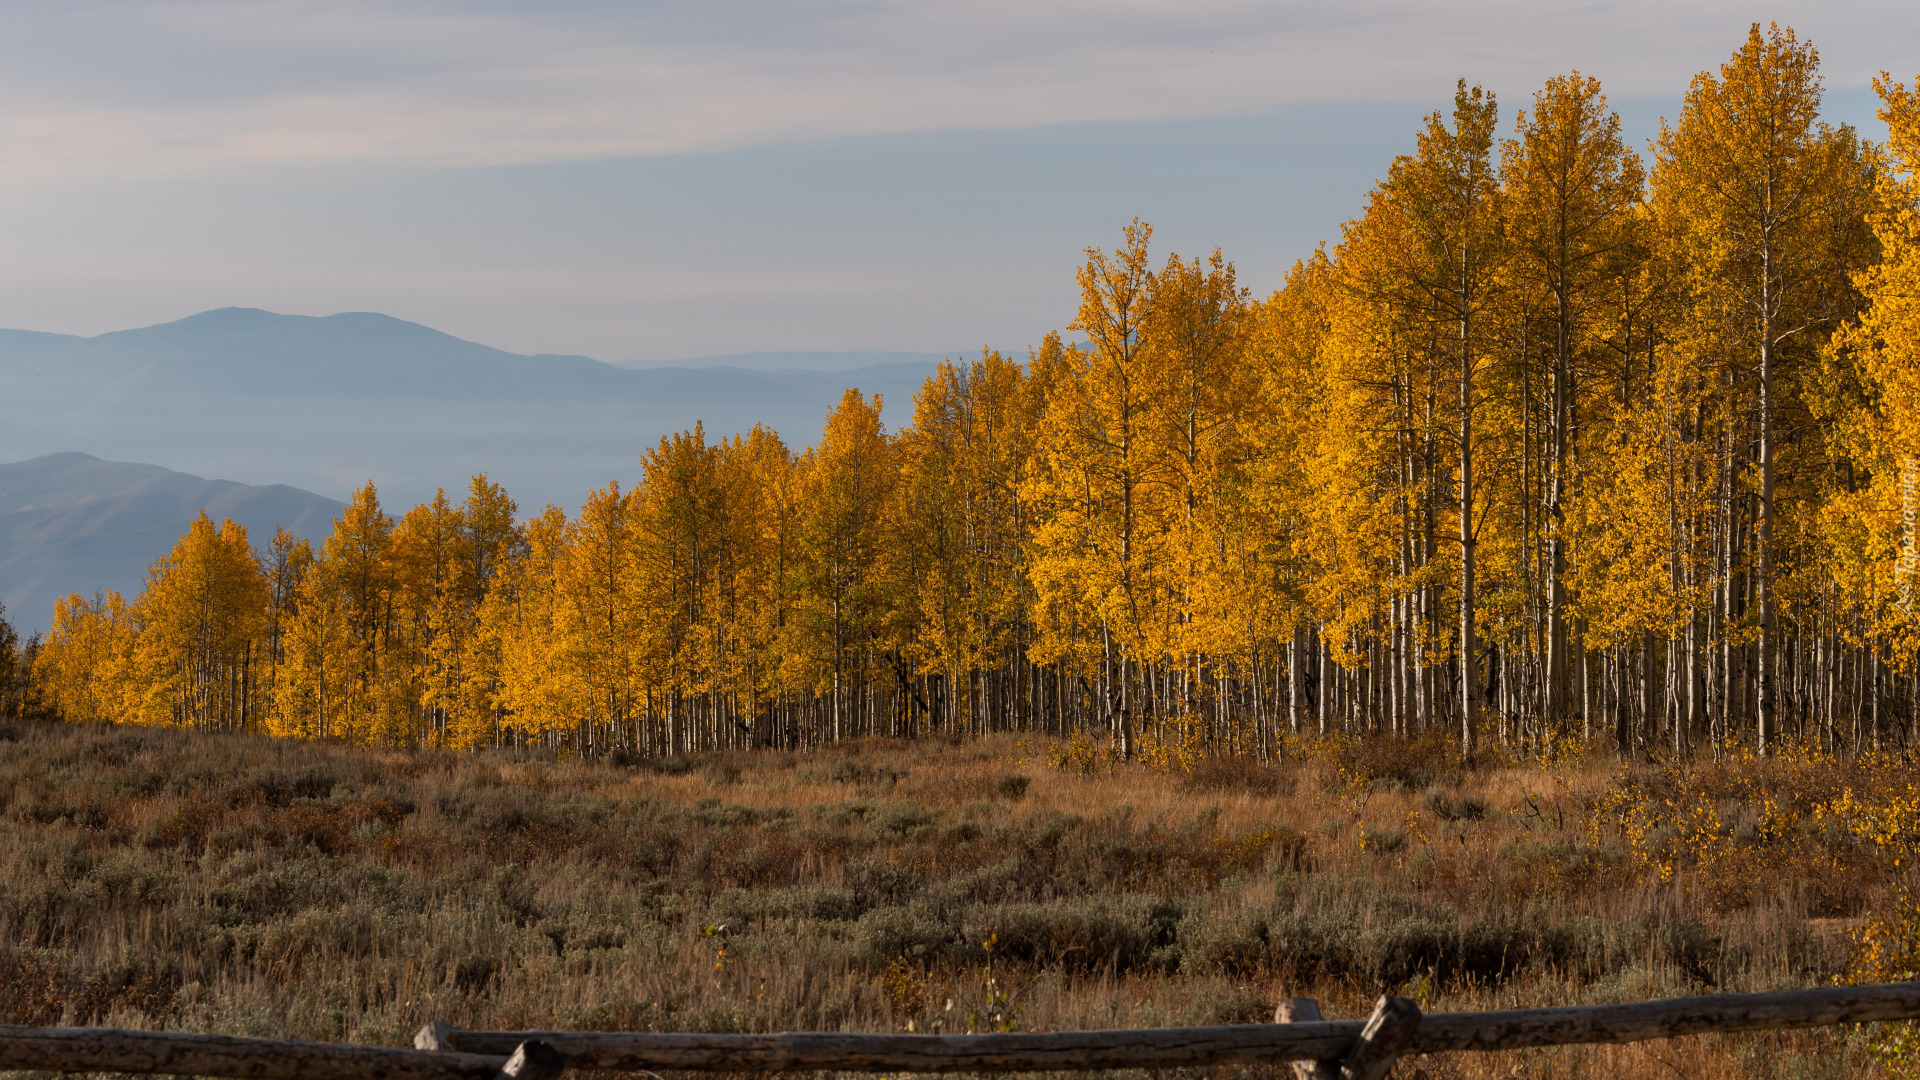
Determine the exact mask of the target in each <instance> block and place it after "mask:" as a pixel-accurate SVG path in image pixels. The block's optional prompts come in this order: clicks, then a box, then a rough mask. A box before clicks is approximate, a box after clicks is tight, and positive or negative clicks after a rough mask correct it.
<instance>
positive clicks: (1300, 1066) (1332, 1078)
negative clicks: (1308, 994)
mask: <svg viewBox="0 0 1920 1080" xmlns="http://www.w3.org/2000/svg"><path fill="white" fill-rule="evenodd" d="M1324 1019H1326V1018H1325V1017H1323V1016H1321V1015H1320V1003H1319V1002H1317V1001H1315V1000H1313V999H1312V998H1303V997H1297V998H1288V999H1287V1000H1285V1001H1282V1002H1281V1003H1280V1004H1279V1006H1278V1007H1276V1008H1275V1009H1274V1010H1273V1022H1274V1023H1276V1024H1315V1023H1319V1022H1320V1021H1321V1020H1324ZM1293 1080H1340V1063H1339V1062H1338V1061H1296V1062H1294V1063H1293Z"/></svg>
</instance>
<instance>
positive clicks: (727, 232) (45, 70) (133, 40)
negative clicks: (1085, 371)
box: [0, 0, 1920, 360]
mask: <svg viewBox="0 0 1920 1080" xmlns="http://www.w3.org/2000/svg"><path fill="white" fill-rule="evenodd" d="M1768 19H1778V20H1779V21H1781V22H1782V23H1786V24H1790V25H1792V26H1794V27H1795V28H1796V29H1797V30H1798V31H1799V33H1800V34H1801V36H1802V37H1803V38H1807V39H1810V40H1811V41H1812V42H1813V43H1814V44H1815V45H1816V46H1817V47H1818V48H1819V49H1820V51H1821V55H1822V58H1823V70H1824V73H1825V75H1826V78H1827V84H1828V87H1829V99H1828V100H1829V114H1830V115H1831V116H1833V117H1835V118H1837V119H1844V120H1848V121H1850V122H1854V123H1856V124H1859V125H1860V126H1861V127H1862V130H1863V131H1864V132H1865V133H1866V134H1867V135H1868V137H1878V136H1879V134H1880V129H1879V125H1878V124H1877V122H1875V121H1874V120H1873V118H1872V115H1873V98H1872V95H1871V93H1870V92H1868V91H1867V90H1866V87H1867V84H1868V82H1869V80H1870V79H1871V77H1872V75H1873V73H1874V72H1876V71H1878V70H1880V69H1882V68H1890V69H1892V70H1893V71H1894V74H1895V75H1896V76H1899V77H1902V78H1911V77H1912V76H1913V74H1914V69H1915V68H1916V67H1920V19H1915V18H1914V17H1913V9H1912V6H1911V0H1907V2H1903V3H1893V2H1887V3H1879V2H1871V3H1832V2H1829V3H1822V4H1812V3H1761V4H1731V3H1718V2H1695V0H1683V2H1679V3H1675V2H1673V0H1664V2H1648V0H1615V2H1610V3H1581V4H1573V3H1553V2H1541V0H1529V2H1524V3H1522V2H1479V3H1454V4H1436V3H1431V2H1421V0H1409V2H1402V3H1345V4H1340V3H1329V2H1326V0H1315V2H1312V3H1306V2H1295V0H1282V2H1266V3H1236V2H1208V0H1179V2H1166V3H1149V2H1131V3H1129V2H1125V0H1108V2H1104V3H1092V2H1077V0H1076V2H1058V3H1047V2H1043V0H1019V2H1017V3H1016V2H1002V0H952V2H947V0H939V2H927V3H880V2H873V3H854V2H847V3H806V2H798V0H761V2H741V3H727V2H713V0H708V2H698V3H696V2H684V3H620V2H612V0H609V2H604V3H594V2H564V0H561V2H556V0H545V2H542V3H538V4H535V3H517V2H500V0H496V2H485V0H461V2H446V3H431V2H411V3H410V2H404V0H388V2H384V3H379V4H353V3H342V2H313V3H302V2H259V0H256V2H248V3H160V2H155V0H141V2H118V3H116V2H90V0H57V2H51V0H49V2H24V0H23V2H15V3H11V4H7V5H5V6H4V7H0V95H3V96H4V100H5V101H6V108H5V109H0V140H4V144H5V145H4V148H3V151H0V235H4V236H5V238H6V241H5V243H4V244H0V326H9V327H19V328H26V329H37V330H56V331H62V332H67V333H83V334H93V333H99V332H102V331H106V330H114V329H121V328H125V327H130V326H137V325H143V324H147V323H154V322H161V321H166V320H170V319H174V318H178V317H181V316H184V315H188V314H191V313H193V312H197V311H201V310H204V309H207V308H212V307H221V306H227V305H242V306H251V307H263V308H268V309H271V310H275V311H282V312H290V313H298V314H329V313H332V312H336V311H344V310H372V311H382V312H386V313H388V314H391V315H396V316H399V317H401V318H406V319H412V320H415V321H418V322H424V323H427V324H429V325H432V326H435V327H437V328H440V329H443V330H447V331H449V332H451V333H455V334H458V335H460V336H462V337H467V338H472V339H474V340H478V341H482V342H485V343H487V344H491V345H497V346H499V347H502V348H508V349H514V350H517V351H523V352H580V353H586V354H588V355H592V356H596V357H600V358H602V359H609V360H619V359H665V358H671V357H683V356H695V355H703V354H712V353H732V352H744V351H748V350H759V349H771V350H807V349H852V348H880V349H900V350H913V351H920V350H931V351H942V350H949V349H969V348H977V347H978V346H979V345H981V344H983V343H991V344H994V345H996V346H1000V347H1002V348H1007V349H1023V348H1024V347H1025V346H1027V345H1029V344H1031V343H1033V342H1034V341H1036V340H1037V339H1038V337H1039V336H1040V335H1041V334H1042V333H1044V332H1045V331H1046V330H1047V329H1049V328H1053V327H1057V326H1060V325H1061V324H1063V323H1065V322H1066V321H1068V319H1069V318H1070V317H1071V315H1072V311H1073V305H1074V285H1073V269H1074V267H1075V265H1076V264H1077V263H1078V261H1079V259H1080V250H1081V249H1082V248H1084V247H1086V246H1088V245H1091V244H1098V245H1102V246H1111V244H1112V243H1114V242H1115V240H1117V238H1118V236H1119V231H1120V227H1121V226H1122V225H1124V224H1125V223H1126V222H1127V221H1128V220H1129V219H1130V218H1132V217H1134V216H1135V215H1138V216H1140V217H1143V218H1145V219H1147V220H1149V221H1151V222H1152V223H1153V224H1154V225H1155V226H1156V227H1157V228H1158V230H1159V231H1158V233H1157V234H1156V247H1157V248H1159V250H1160V251H1162V252H1163V253H1164V252H1166V251H1169V250H1178V251H1180V252H1183V253H1188V254H1196V253H1202V252H1205V251H1207V250H1211V249H1212V248H1214V247H1216V246H1218V247H1222V248H1224V249H1225V251H1226V254H1227V256H1228V257H1229V258H1231V259H1233V260H1234V261H1235V262H1236V263H1237V264H1238V266H1239V268H1240V272H1241V280H1242V282H1243V283H1244V284H1247V285H1249V286H1251V287H1253V288H1254V289H1255V290H1256V291H1257V292H1264V291H1266V290H1268V289H1271V288H1273V287H1274V286H1276V285H1277V284H1278V283H1279V281H1280V277H1281V275H1282V274H1283V273H1284V272H1285V269H1286V267H1287V266H1288V265H1289V264H1291V262H1292V261H1293V260H1294V259H1295V258H1297V257H1300V256H1302V255H1304V254H1306V253H1308V252H1309V251H1311V249H1312V246H1313V244H1314V242H1315V241H1317V240H1320V239H1331V238H1333V237H1335V236H1336V235H1337V229H1338V225H1339V222H1340V221H1341V220H1343V219H1344V218H1346V217H1348V216H1350V215H1351V214H1352V213H1353V212H1354V211H1355V210H1357V208H1358V207H1359V205H1360V200H1361V197H1362V195H1363V194H1364V192H1365V189H1366V187H1367V185H1368V184H1369V183H1370V182H1371V181H1372V180H1373V178H1375V177H1376V176H1378V175H1379V174H1380V173H1381V172H1382V171H1383V169H1384V166H1385V163H1386V161H1387V160H1388V158H1390V157H1391V155H1393V154H1394V153H1398V152H1402V151H1404V150H1407V149H1409V148H1410V147H1411V143H1412V133H1413V130H1414V128H1415V126H1416V124H1417V123H1418V120H1419V117H1420V116H1421V115H1422V114H1423V113H1426V112H1428V111H1431V110H1432V109H1434V108H1438V107H1442V106H1444V105H1447V104H1448V103H1450V101H1451V93H1452V87H1453V84H1454V80H1455V79H1456V78H1459V77H1462V76H1464V77H1466V78H1467V79H1469V80H1470V81H1474V82H1480V83H1484V84H1485V85H1487V86H1489V87H1490V88H1492V89H1494V90H1496V91H1497V92H1498V93H1499V94H1500V97H1501V102H1502V105H1503V111H1504V112H1505V113H1506V114H1507V117H1508V118H1509V119H1503V126H1504V125H1506V124H1508V123H1510V117H1511V113H1512V110H1513V109H1514V108H1515V107H1518V106H1523V105H1525V104H1526V103H1527V101H1528V99H1529V98H1530V97H1531V94H1532V93H1533V91H1534V90H1535V89H1537V88H1538V86H1539V84H1540V83H1541V82H1542V81H1543V80H1544V79H1545V78H1547V77H1548V76H1550V75H1552V74H1556V73H1559V72H1563V71H1565V70H1567V69H1569V68H1578V69H1580V70H1582V71H1584V72H1587V73H1590V74H1593V75H1597V76H1599V77H1600V78H1601V79H1602V80H1603V82H1604V83H1605V85H1606V86H1607V89H1608V91H1609V94H1610V97H1611V98H1612V99H1613V101H1614V103H1615V104H1616V106H1617V107H1619V108H1620V110H1621V112H1622V115H1623V116H1624V117H1625V118H1626V120H1627V122H1628V125H1629V129H1630V131H1631V132H1632V134H1634V135H1635V137H1636V139H1637V140H1638V141H1641V142H1644V140H1645V139H1646V138H1647V137H1648V136H1650V135H1651V134H1652V133H1653V131H1654V130H1655V128H1656V126H1657V122H1658V117H1659V116H1661V115H1663V114H1664V115H1668V116H1673V115H1676V114H1677V112H1678V104H1679V100H1680V96H1681V94H1682V93H1683V92H1684V90H1685V88H1686V84H1687V81H1688V79H1689V78H1690V77H1691V76H1692V75H1693V74H1694V73H1696V72H1698V71H1700V70H1701V69H1702V68H1705V67H1708V66H1710V65H1717V64H1719V63H1720V62H1722V61H1723V60H1724V59H1725V58H1726V57H1727V55H1728V54H1729V53H1730V52H1731V51H1732V50H1733V49H1734V47H1735V46H1736V45H1738V44H1739V42H1740V40H1741V38H1742V37H1743V36H1744V34H1745V30H1746V26H1747V24H1748V23H1749V22H1751V21H1754V20H1762V21H1764V20H1768Z"/></svg>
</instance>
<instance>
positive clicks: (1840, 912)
mask: <svg viewBox="0 0 1920 1080" xmlns="http://www.w3.org/2000/svg"><path fill="white" fill-rule="evenodd" d="M1092 749H1093V748H1090V747H1088V746H1086V745H1084V744H1082V745H1079V746H1062V745H1058V744H1046V743H1036V742H1021V741H1016V740H1015V739H1013V738H1010V737H1003V738H990V739H985V740H981V741H977V742H969V743H965V744H960V745H955V744H951V743H947V742H942V741H921V742H862V743H854V744H846V745H841V746H838V747H833V748H830V749H825V750H820V751H817V752H812V753H802V754H797V755H796V754H786V753H779V752H771V751H767V752H758V753H754V754H739V755H730V756H705V757H699V758H680V759H667V760H664V761H662V760H648V761H641V762H632V761H607V762H600V763H591V764H588V763H580V762H572V761H555V760H551V759H545V758H540V757H534V756H510V755H505V754H500V755H490V754H478V755H462V754H453V753H441V752H415V751H408V752H381V751H375V750H366V749H356V748H350V747H342V746H333V745H324V744H315V743H295V742H282V741H274V740H268V739H262V738H252V737H239V736H209V735H198V734H191V733H183V732H177V731H165V730H153V729H134V728H103V727H87V726H71V725H52V724H35V723H22V722H16V723H13V724H11V725H7V726H4V727H0V774H4V778H3V779H0V972H5V973H6V974H5V975H4V976H3V977H0V1022H11V1023H26V1024H100V1025H117V1026H131V1027H167V1028H177V1029H184V1030H200V1031H219V1032H231V1033H237V1034H250V1035H286V1036H293V1037H304V1038H317V1039H342V1040H355V1041H366V1042H385V1043H399V1042H404V1041H405V1040H406V1039H407V1037H408V1036H409V1035H410V1033H411V1032H412V1031H413V1030H414V1029H415V1028H417V1027H418V1026H419V1025H420V1024H421V1023H422V1022H423V1021H425V1020H428V1019H431V1018H440V1019H444V1020H448V1021H451V1022H453V1023H455V1024H459V1025H463V1026H468V1027H487V1028H501V1027H504V1028H523V1027H562V1028H594V1029H628V1030H700V1031H768V1030H791V1029H836V1030H880V1031H906V1030H912V1031H946V1032H954V1031H968V1030H976V1031H977V1030H996V1029H1004V1030H1016V1029H1018V1030H1028V1029H1058V1028H1083V1027H1114V1026H1152V1025H1165V1024H1176V1023H1234V1022H1250V1021H1259V1020H1263V1019H1265V1018H1267V1017H1268V1016H1269V1015H1270V1014H1271V1012H1272V1009H1273V1005H1274V1002H1275V1001H1276V1000H1277V999H1279V998H1281V997H1284V996H1288V995H1295V994H1304V995H1311V996H1315V997H1318V998H1320V999H1321V1001H1322V1004H1323V1006H1324V1007H1325V1008H1326V1011H1327V1012H1328V1014H1329V1015H1330V1016H1334V1017H1352V1016H1359V1015H1363V1014H1364V1013H1365V1012H1366V1011H1367V1009H1368V1008H1369V1006H1370V1003H1371V1001H1372V999H1373V998H1374V997H1375V996H1376V995H1378V994H1379V993H1380V992H1381V991H1382V990H1383V989H1394V990H1396V991H1397V992H1400V993H1403V994H1406V995H1408V996H1411V997H1414V998H1415V999H1416V1000H1418V1001H1419V1003H1420V1004H1421V1006H1422V1007H1423V1008H1425V1009H1428V1010H1435V1009H1452V1008H1490V1007H1505V1006H1513V1005H1521V1004H1531V1005H1538V1004H1561V1003H1572V1002H1599V1001H1619V1000H1634V999H1640V998H1647V997H1656V996H1662V995H1672V994H1681V993H1688V992H1704V991H1712V990H1749V989H1773V988H1785V987H1795V986H1807V985H1815V984H1820V983H1825V982H1830V981H1832V980H1833V979H1835V978H1837V977H1839V978H1844V977H1847V976H1848V975H1849V973H1850V972H1851V973H1853V974H1859V973H1860V972H1861V970H1862V968H1861V965H1862V964H1863V963H1864V962H1865V961H1862V960H1861V959H1860V955H1861V950H1860V948H1859V946H1858V943H1857V939H1858V938H1859V935H1860V931H1859V928H1860V927H1862V926H1864V925H1866V924H1867V923H1868V922H1869V921H1870V919H1871V918H1872V917H1873V916H1874V915H1875V913H1877V912H1884V911H1887V910H1890V909H1891V905H1892V904H1893V900H1892V897H1894V896H1895V895H1896V891H1897V890H1898V888H1899V886H1900V884H1901V875H1902V874H1903V873H1904V871H1903V870H1902V869H1901V867H1900V866H1898V865H1896V863H1897V862H1899V861H1902V860H1901V859H1900V858H1899V856H1898V849H1899V848H1900V845H1901V844H1904V843H1906V842H1907V841H1906V839H1905V834H1899V833H1898V832H1897V829H1896V832H1895V833H1892V834H1888V833H1886V831H1885V829H1883V830H1882V832H1881V833H1874V832H1873V827H1874V826H1873V824H1872V823H1873V822H1880V823H1881V824H1882V825H1884V824H1885V822H1886V820H1889V819H1887V815H1888V814H1897V813H1898V812H1901V811H1900V807H1901V805H1902V804H1901V803H1900V801H1899V797H1898V794H1897V790H1898V789H1899V788H1900V785H1901V784H1902V783H1903V781H1902V779H1901V778H1902V777H1903V776H1904V775H1905V774H1904V765H1903V764H1898V765H1897V767H1896V764H1888V763H1879V764H1876V763H1875V762H1871V761H1869V762H1857V763H1843V762H1836V761H1820V760H1812V759H1803V760H1799V761H1785V762H1780V761H1774V762H1756V761H1751V760H1744V759H1743V760H1736V761H1733V762H1730V763H1727V764H1725V765H1721V766H1713V765H1701V766H1696V767H1694V768H1692V769H1689V770H1685V771H1680V770H1666V769H1662V768H1660V767H1658V766H1655V765H1641V766H1636V767H1635V768H1634V769H1631V770H1622V769H1620V768H1619V767H1618V766H1617V765H1615V764H1613V763H1612V762H1611V761H1610V760H1608V759H1602V758H1591V759H1581V760H1575V761H1572V762H1570V763H1562V764H1556V765H1551V766H1549V765H1543V764H1541V763H1539V762H1528V761H1526V760H1522V759H1519V758H1511V759H1509V760H1507V761H1505V762H1489V763H1488V764H1487V765H1485V766H1483V767H1480V768H1477V769H1475V770H1474V771H1472V772H1471V773H1469V774H1467V775H1464V776H1463V775H1461V774H1460V773H1459V772H1457V771H1455V767H1454V766H1452V765H1451V764H1450V759H1449V757H1448V756H1447V753H1446V750H1445V748H1444V747H1443V746H1441V745H1439V744H1426V743H1419V742H1414V743H1406V742H1400V741H1387V740H1381V741H1368V742H1343V743H1336V744H1324V745H1312V744H1309V745H1308V746H1306V747H1304V748H1301V749H1300V750H1298V751H1297V752H1295V753H1292V754H1290V755H1289V756H1288V757H1287V758H1286V760H1283V761H1280V762H1277V763H1275V764H1272V765H1259V764H1255V763H1252V762H1248V761H1244V760H1202V761H1199V762H1197V763H1196V764H1194V765H1193V766H1192V767H1191V768H1187V769H1180V770H1170V771H1157V770H1154V769H1151V768H1148V767H1145V766H1142V765H1138V764H1132V765H1117V764H1114V763H1112V762H1110V761H1107V760H1105V759H1104V758H1102V757H1101V756H1100V755H1099V754H1098V753H1093V752H1090V750H1092ZM1905 790H1907V791H1908V793H1909V794H1910V793H1911V789H1910V788H1906V789H1905ZM1756 792H1765V793H1766V794H1765V795H1764V796H1762V795H1756V794H1755V793H1756ZM1843 793H1844V797H1843ZM1876 793H1877V794H1876ZM1849 807H1852V808H1853V810H1849V809H1848V808H1849ZM1849 813H1853V814H1854V816H1853V817H1849V816H1848V814H1849ZM1876 814H1877V815H1879V816H1877V817H1876V816H1875V815H1876ZM1899 824H1900V823H1899V822H1897V821H1896V822H1894V825H1895V826H1899ZM1889 835H1890V836H1891V837H1892V838H1891V839H1888V838H1887V837H1888V836H1889ZM1890 845H1891V846H1890ZM1889 852H1894V854H1893V855H1891V856H1890V854H1889ZM1896 929H1897V928H1896ZM1888 942H1892V943H1893V944H1894V945H1896V946H1897V945H1899V944H1900V943H1899V942H1898V941H1894V939H1891V938H1888V939H1882V941H1881V944H1882V945H1883V946H1885V945H1887V944H1888ZM1881 952H1882V955H1880V959H1879V960H1878V961H1876V962H1879V963H1881V964H1882V965H1883V966H1884V965H1885V964H1886V963H1891V962H1894V960H1897V956H1895V955H1894V954H1896V953H1898V952H1899V950H1898V948H1894V949H1892V950H1891V951H1889V950H1888V949H1887V948H1884V947H1883V948H1882V950H1881ZM1889 957H1893V959H1892V960H1890V959H1889ZM1868 974H1872V972H1868ZM1876 1038H1884V1033H1880V1034H1876V1033H1875V1032H1874V1031H1871V1030H1864V1029H1863V1030H1858V1031H1853V1030H1833V1031H1818V1032H1810V1033H1791V1034H1782V1035H1764V1036H1757V1037H1738V1038H1736V1037H1713V1036H1709V1037H1700V1038H1693V1039H1684V1040H1675V1041H1671V1042H1664V1043H1651V1044H1644V1045H1640V1046H1634V1047H1626V1048H1598V1049H1596V1048H1586V1049H1582V1048H1572V1049H1566V1050H1559V1051H1552V1052H1529V1053H1523V1054H1505V1055H1473V1056H1454V1057H1436V1058H1433V1059H1423V1060H1418V1061H1409V1062H1407V1063H1405V1064H1403V1065H1402V1066H1400V1070H1399V1072H1398V1073H1397V1074H1396V1075H1401V1076H1414V1075H1419V1074H1421V1073H1424V1074H1425V1075H1426V1076H1427V1077H1429V1078H1432V1080H1440V1078H1444V1077H1469V1076H1473V1077H1478V1076H1503V1077H1504V1076H1527V1077H1548V1076H1553V1077H1573V1076H1595V1077H1598V1076H1606V1077H1656V1076H1657V1077H1676V1076H1677V1077H1707V1078H1711V1077H1734V1076H1755V1077H1782V1078H1786V1077H1795V1078H1801V1077H1804V1078H1814V1077H1841V1076H1846V1077H1856V1076H1873V1075H1881V1073H1880V1069H1881V1065H1880V1064H1878V1063H1877V1062H1876V1061H1875V1060H1874V1058H1873V1056H1872V1055H1871V1054H1870V1053H1869V1044H1870V1043H1872V1042H1873V1041H1874V1040H1875V1039H1876ZM1220 1072H1221V1073H1222V1074H1223V1075H1227V1074H1231V1075H1249V1074H1260V1075H1270V1076H1275V1077H1278V1076H1281V1075H1283V1073H1282V1071H1281V1070H1279V1069H1223V1070H1220Z"/></svg>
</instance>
